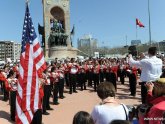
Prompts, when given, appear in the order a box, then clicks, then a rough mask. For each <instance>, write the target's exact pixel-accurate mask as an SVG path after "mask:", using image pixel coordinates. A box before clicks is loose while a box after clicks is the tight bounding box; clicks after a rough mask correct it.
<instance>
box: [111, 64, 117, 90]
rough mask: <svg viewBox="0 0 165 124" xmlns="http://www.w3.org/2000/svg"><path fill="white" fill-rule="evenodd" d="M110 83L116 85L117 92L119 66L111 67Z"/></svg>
mask: <svg viewBox="0 0 165 124" xmlns="http://www.w3.org/2000/svg"><path fill="white" fill-rule="evenodd" d="M110 71H111V72H110V76H111V77H110V82H111V83H112V84H113V85H114V87H115V89H116V90H117V84H116V81H117V66H116V65H114V66H111V69H110Z"/></svg>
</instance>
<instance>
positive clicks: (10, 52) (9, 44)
mask: <svg viewBox="0 0 165 124" xmlns="http://www.w3.org/2000/svg"><path fill="white" fill-rule="evenodd" d="M20 51H21V44H20V43H16V42H14V41H0V60H3V61H6V60H7V58H10V59H11V60H12V61H14V62H15V61H17V60H19V58H20Z"/></svg>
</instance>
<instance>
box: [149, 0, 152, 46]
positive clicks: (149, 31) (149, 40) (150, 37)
mask: <svg viewBox="0 0 165 124" xmlns="http://www.w3.org/2000/svg"><path fill="white" fill-rule="evenodd" d="M148 21H149V43H150V45H152V43H151V20H150V0H148Z"/></svg>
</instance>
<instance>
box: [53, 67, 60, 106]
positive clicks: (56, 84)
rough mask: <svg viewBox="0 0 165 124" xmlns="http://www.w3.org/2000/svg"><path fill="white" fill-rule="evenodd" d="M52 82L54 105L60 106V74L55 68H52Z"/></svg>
mask: <svg viewBox="0 0 165 124" xmlns="http://www.w3.org/2000/svg"><path fill="white" fill-rule="evenodd" d="M51 82H52V83H53V104H54V105H58V104H59V102H58V92H59V74H58V72H57V70H56V68H55V67H52V68H51Z"/></svg>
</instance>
